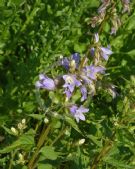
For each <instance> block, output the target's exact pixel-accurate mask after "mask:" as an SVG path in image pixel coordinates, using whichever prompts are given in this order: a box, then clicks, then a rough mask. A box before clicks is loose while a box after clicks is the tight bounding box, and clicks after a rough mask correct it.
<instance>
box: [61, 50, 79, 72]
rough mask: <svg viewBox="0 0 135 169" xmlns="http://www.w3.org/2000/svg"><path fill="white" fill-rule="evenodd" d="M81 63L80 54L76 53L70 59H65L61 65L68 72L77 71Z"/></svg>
mask: <svg viewBox="0 0 135 169" xmlns="http://www.w3.org/2000/svg"><path fill="white" fill-rule="evenodd" d="M79 62H80V55H79V54H78V53H74V54H72V55H71V57H70V58H66V57H65V58H63V59H62V60H61V65H62V66H64V67H65V69H66V70H69V69H70V68H71V69H77V68H78V66H79Z"/></svg>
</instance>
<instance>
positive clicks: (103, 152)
mask: <svg viewBox="0 0 135 169" xmlns="http://www.w3.org/2000/svg"><path fill="white" fill-rule="evenodd" d="M114 138H115V132H114V133H113V135H112V137H111V139H109V140H107V141H106V143H105V146H104V147H103V149H102V150H101V152H100V153H99V154H98V155H97V156H96V157H95V158H94V160H93V163H92V166H91V169H97V167H98V165H99V163H100V161H101V160H102V158H103V157H104V156H105V155H106V154H107V153H108V152H109V151H110V149H111V148H112V145H113V141H114Z"/></svg>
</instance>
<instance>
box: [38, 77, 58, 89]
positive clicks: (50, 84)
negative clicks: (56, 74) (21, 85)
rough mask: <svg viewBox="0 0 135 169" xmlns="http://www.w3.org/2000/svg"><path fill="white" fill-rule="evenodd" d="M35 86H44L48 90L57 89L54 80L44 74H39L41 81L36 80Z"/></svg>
mask: <svg viewBox="0 0 135 169" xmlns="http://www.w3.org/2000/svg"><path fill="white" fill-rule="evenodd" d="M35 86H36V87H37V88H43V89H47V90H54V89H55V83H54V80H53V79H50V78H48V77H47V76H46V75H44V74H40V75H39V81H37V82H36V84H35Z"/></svg>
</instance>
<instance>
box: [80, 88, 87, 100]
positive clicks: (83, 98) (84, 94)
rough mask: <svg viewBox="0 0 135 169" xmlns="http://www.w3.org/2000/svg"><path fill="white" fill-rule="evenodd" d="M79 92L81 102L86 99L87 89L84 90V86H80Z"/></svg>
mask: <svg viewBox="0 0 135 169" xmlns="http://www.w3.org/2000/svg"><path fill="white" fill-rule="evenodd" d="M80 90H81V93H82V98H81V101H82V102H83V101H84V100H86V99H87V89H86V87H85V86H82V87H81V88H80Z"/></svg>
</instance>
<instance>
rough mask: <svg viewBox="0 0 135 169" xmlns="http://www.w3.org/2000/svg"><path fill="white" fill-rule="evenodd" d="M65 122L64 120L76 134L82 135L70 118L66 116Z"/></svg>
mask: <svg viewBox="0 0 135 169" xmlns="http://www.w3.org/2000/svg"><path fill="white" fill-rule="evenodd" d="M65 120H66V122H67V123H68V124H69V125H70V126H71V127H73V128H74V129H75V130H76V131H77V132H78V133H80V134H81V135H83V134H82V132H81V130H80V129H79V127H78V126H77V124H76V122H75V121H74V120H73V119H72V118H70V117H68V116H66V117H65Z"/></svg>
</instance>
